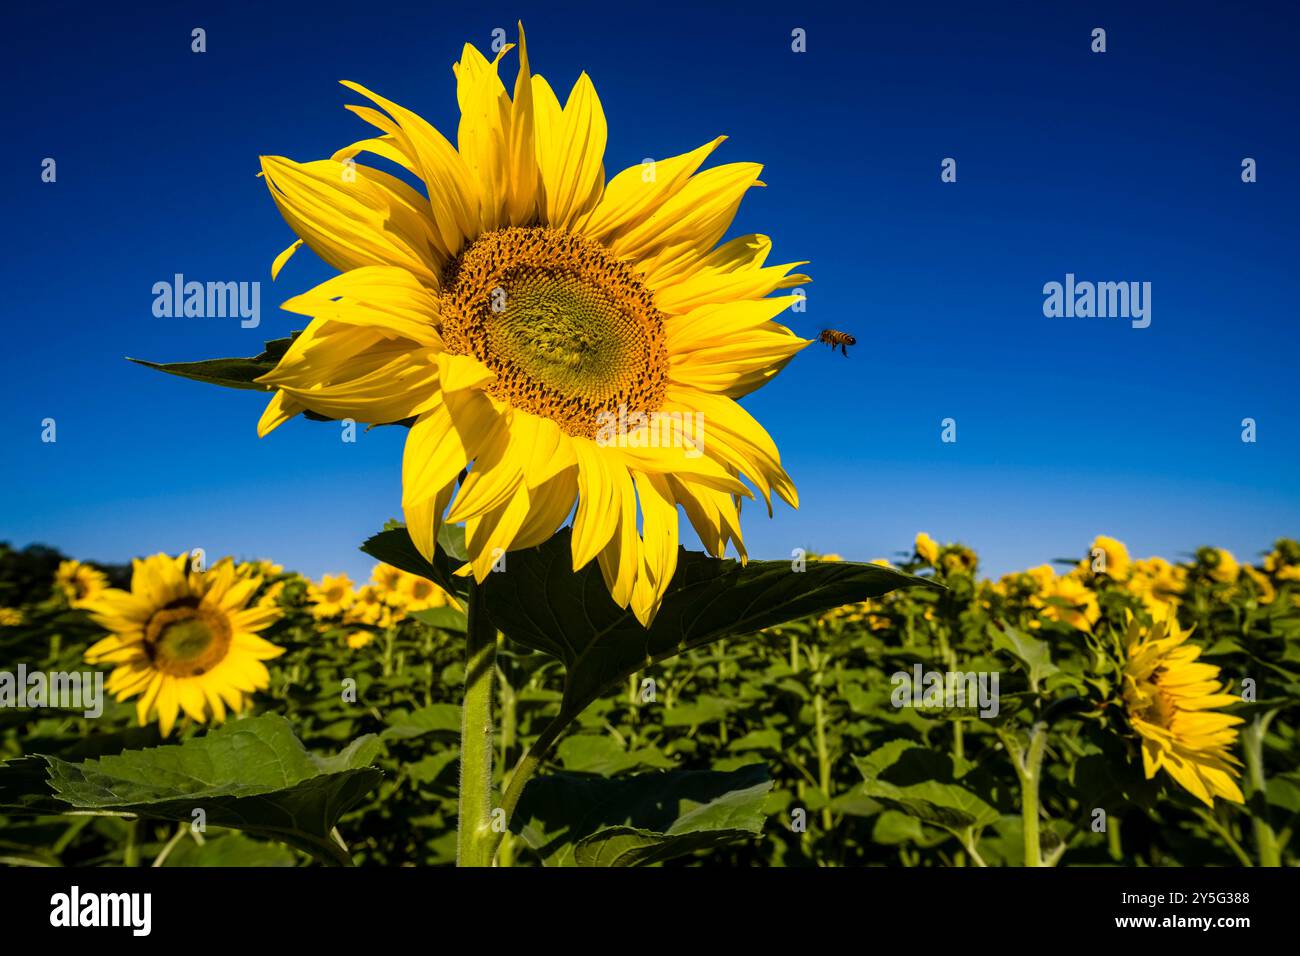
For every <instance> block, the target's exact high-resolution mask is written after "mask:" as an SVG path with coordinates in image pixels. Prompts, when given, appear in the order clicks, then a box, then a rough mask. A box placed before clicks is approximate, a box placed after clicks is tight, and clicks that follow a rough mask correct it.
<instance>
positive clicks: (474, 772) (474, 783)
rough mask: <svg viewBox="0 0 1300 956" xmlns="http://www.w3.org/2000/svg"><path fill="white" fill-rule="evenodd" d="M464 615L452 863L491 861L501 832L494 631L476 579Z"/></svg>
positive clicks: (466, 864)
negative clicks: (495, 826)
mask: <svg viewBox="0 0 1300 956" xmlns="http://www.w3.org/2000/svg"><path fill="white" fill-rule="evenodd" d="M467 617H468V621H467V625H466V628H467V631H468V633H467V634H466V635H465V644H466V647H465V696H464V699H463V700H462V702H461V725H460V799H459V817H458V820H457V825H456V865H457V866H491V865H492V851H493V850H495V848H496V842H497V841H496V839H495V837H497V836H499V834H494V833H493V832H492V678H493V674H494V672H495V669H496V653H497V634H496V628H494V627H493V626H492V624H491V622H490V621H489V620H488V619H487V615H486V614H485V613H484V610H483V589H482V587H481V586H479V585H477V584H471V585H470V589H469V607H468V614H467Z"/></svg>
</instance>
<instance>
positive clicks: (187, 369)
mask: <svg viewBox="0 0 1300 956" xmlns="http://www.w3.org/2000/svg"><path fill="white" fill-rule="evenodd" d="M297 336H298V333H297V332H295V333H294V334H293V335H291V336H289V337H288V338H284V339H271V340H270V341H268V342H267V343H266V347H265V348H264V349H263V350H262V352H261V353H260V354H258V355H254V356H251V357H249V358H220V359H203V360H202V361H198V362H169V363H163V362H148V361H146V360H144V359H135V358H130V357H128V358H127V361H128V362H134V363H135V364H136V365H143V366H144V367H145V368H151V369H155V370H157V371H159V372H166V373H167V374H168V375H179V376H180V377H181V378H188V379H193V380H194V381H196V382H207V383H208V384H209V385H221V386H223V387H224V388H242V389H251V390H253V391H257V392H267V391H270V387H269V386H267V385H259V384H258V383H257V382H256V381H255V379H258V378H260V377H261V376H263V375H265V374H266V373H267V372H269V371H271V369H273V368H275V366H276V365H277V364H279V361H280V358H281V357H282V356H283V355H284V353H285V351H286V350H288V348H289V346H290V345H291V344H293V340H294V339H295V338H297Z"/></svg>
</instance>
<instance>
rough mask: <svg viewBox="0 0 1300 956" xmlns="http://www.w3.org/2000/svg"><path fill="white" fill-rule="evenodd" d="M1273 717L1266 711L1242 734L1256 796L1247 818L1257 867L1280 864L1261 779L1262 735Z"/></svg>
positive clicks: (1262, 758)
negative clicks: (1252, 811)
mask: <svg viewBox="0 0 1300 956" xmlns="http://www.w3.org/2000/svg"><path fill="white" fill-rule="evenodd" d="M1276 714H1277V711H1276V710H1270V711H1269V712H1268V713H1266V714H1263V715H1261V716H1259V717H1256V718H1255V720H1254V721H1253V722H1252V723H1251V725H1250V726H1249V727H1247V728H1246V732H1245V733H1244V734H1242V743H1243V744H1245V749H1246V770H1247V772H1248V773H1249V774H1250V789H1251V791H1252V796H1253V795H1254V794H1256V793H1257V794H1259V795H1260V796H1259V812H1257V813H1255V814H1253V815H1252V816H1251V824H1252V826H1253V827H1254V831H1255V850H1256V852H1257V853H1258V854H1259V865H1260V866H1281V865H1282V847H1281V844H1280V843H1279V842H1278V838H1277V834H1276V833H1275V832H1274V831H1273V826H1272V823H1271V821H1270V820H1269V818H1268V799H1267V790H1266V788H1267V783H1266V781H1265V779H1264V736H1265V735H1266V734H1267V733H1268V725H1269V724H1271V723H1272V722H1273V717H1274V716H1276Z"/></svg>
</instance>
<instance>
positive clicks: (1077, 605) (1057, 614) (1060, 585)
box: [1030, 569, 1101, 631]
mask: <svg viewBox="0 0 1300 956" xmlns="http://www.w3.org/2000/svg"><path fill="white" fill-rule="evenodd" d="M1049 570H1050V569H1049ZM1030 573H1031V574H1032V573H1034V572H1032V571H1031V572H1030ZM1040 587H1041V590H1040V591H1039V593H1038V594H1037V595H1036V596H1035V597H1033V598H1032V599H1031V601H1030V603H1031V604H1032V605H1033V606H1034V607H1038V608H1041V609H1042V613H1043V616H1044V617H1046V618H1048V619H1049V620H1053V621H1060V622H1062V623H1063V624H1068V625H1070V627H1073V628H1075V629H1077V630H1080V631H1091V630H1092V626H1093V625H1094V624H1096V623H1097V621H1098V620H1100V619H1101V605H1100V604H1099V603H1098V601H1097V595H1096V594H1094V593H1093V592H1092V590H1090V589H1089V588H1088V586H1087V585H1086V584H1084V583H1083V581H1081V580H1080V579H1079V577H1078V572H1077V569H1076V570H1075V571H1071V572H1070V573H1069V574H1065V575H1062V576H1061V577H1053V578H1052V579H1050V580H1047V579H1045V578H1043V579H1040Z"/></svg>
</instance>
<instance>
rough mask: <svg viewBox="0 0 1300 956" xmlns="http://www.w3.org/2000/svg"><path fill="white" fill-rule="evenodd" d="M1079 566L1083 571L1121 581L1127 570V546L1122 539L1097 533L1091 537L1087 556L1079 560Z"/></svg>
mask: <svg viewBox="0 0 1300 956" xmlns="http://www.w3.org/2000/svg"><path fill="white" fill-rule="evenodd" d="M1079 567H1080V568H1081V569H1082V570H1084V571H1085V572H1090V573H1092V574H1104V575H1106V576H1107V577H1109V578H1111V579H1112V580H1115V581H1122V580H1124V578H1125V577H1126V576H1127V575H1128V571H1129V558H1128V548H1127V547H1125V545H1124V542H1123V541H1118V540H1116V539H1115V538H1112V537H1109V536H1108V535H1104V534H1099V535H1097V537H1096V538H1094V539H1093V542H1092V547H1090V548H1089V549H1088V557H1086V558H1084V559H1083V561H1082V562H1080V564H1079Z"/></svg>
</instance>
